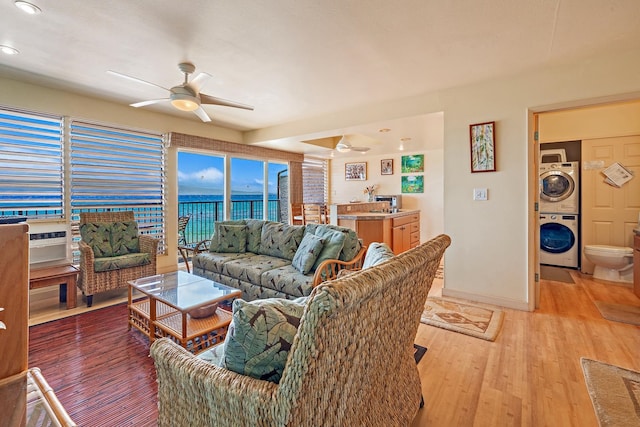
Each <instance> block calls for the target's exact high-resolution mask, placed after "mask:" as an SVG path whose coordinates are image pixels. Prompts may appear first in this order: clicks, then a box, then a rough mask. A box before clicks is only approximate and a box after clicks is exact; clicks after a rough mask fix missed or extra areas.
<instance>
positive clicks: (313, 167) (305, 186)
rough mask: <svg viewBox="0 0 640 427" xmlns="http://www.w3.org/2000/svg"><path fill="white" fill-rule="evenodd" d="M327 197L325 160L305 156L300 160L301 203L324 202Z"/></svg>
mask: <svg viewBox="0 0 640 427" xmlns="http://www.w3.org/2000/svg"><path fill="white" fill-rule="evenodd" d="M327 199H328V198H327V161H326V160H321V159H310V158H305V159H304V161H303V162H302V200H303V203H326V202H327Z"/></svg>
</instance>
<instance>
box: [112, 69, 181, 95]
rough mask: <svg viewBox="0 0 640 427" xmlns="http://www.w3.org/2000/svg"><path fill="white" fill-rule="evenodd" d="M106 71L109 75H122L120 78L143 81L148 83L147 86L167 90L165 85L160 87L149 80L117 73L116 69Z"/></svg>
mask: <svg viewBox="0 0 640 427" xmlns="http://www.w3.org/2000/svg"><path fill="white" fill-rule="evenodd" d="M107 73H108V74H111V75H114V76H118V77H122V78H124V79H127V80H131V81H134V82H138V83H144V84H146V85H149V86H154V87H159V88H160V89H163V90H167V91H168V90H169V89H167V88H166V87H162V86H160V85H157V84H155V83H151V82H148V81H146V80H142V79H139V78H137V77H131V76H128V75H126V74H122V73H119V72H117V71H111V70H107Z"/></svg>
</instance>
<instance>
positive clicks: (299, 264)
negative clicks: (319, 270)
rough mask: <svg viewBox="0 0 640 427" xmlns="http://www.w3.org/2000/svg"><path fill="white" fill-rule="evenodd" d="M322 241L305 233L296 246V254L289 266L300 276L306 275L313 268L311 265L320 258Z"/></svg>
mask: <svg viewBox="0 0 640 427" xmlns="http://www.w3.org/2000/svg"><path fill="white" fill-rule="evenodd" d="M323 246H324V240H323V239H322V238H320V237H318V236H314V235H313V234H310V233H305V235H304V237H303V238H302V242H300V246H298V250H297V251H296V254H295V255H294V256H293V260H292V261H291V265H292V266H293V268H295V269H296V270H298V271H299V272H300V273H302V274H308V273H309V272H310V271H311V269H312V268H313V264H314V263H315V262H316V259H318V256H320V252H321V251H322V247H323Z"/></svg>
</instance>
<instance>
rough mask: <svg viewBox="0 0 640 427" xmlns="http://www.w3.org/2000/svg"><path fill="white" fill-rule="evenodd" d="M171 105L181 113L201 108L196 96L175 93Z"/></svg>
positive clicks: (172, 95)
mask: <svg viewBox="0 0 640 427" xmlns="http://www.w3.org/2000/svg"><path fill="white" fill-rule="evenodd" d="M171 105H173V106H174V107H175V108H177V109H178V110H180V111H194V110H197V109H198V108H199V107H200V102H199V101H198V98H196V97H195V96H191V95H187V94H184V93H173V94H171Z"/></svg>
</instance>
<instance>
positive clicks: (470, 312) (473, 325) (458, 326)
mask: <svg viewBox="0 0 640 427" xmlns="http://www.w3.org/2000/svg"><path fill="white" fill-rule="evenodd" d="M503 317H504V312H503V311H502V310H498V309H494V308H488V307H482V306H479V305H475V304H471V303H468V302H460V301H455V300H452V299H443V298H436V297H429V298H427V303H426V304H425V306H424V312H423V313H422V317H421V319H420V321H421V322H422V323H424V324H427V325H431V326H436V327H438V328H442V329H447V330H449V331H454V332H459V333H461V334H466V335H470V336H472V337H476V338H480V339H483V340H487V341H494V340H495V339H496V337H497V336H498V332H500V328H501V327H502V319H503Z"/></svg>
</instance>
